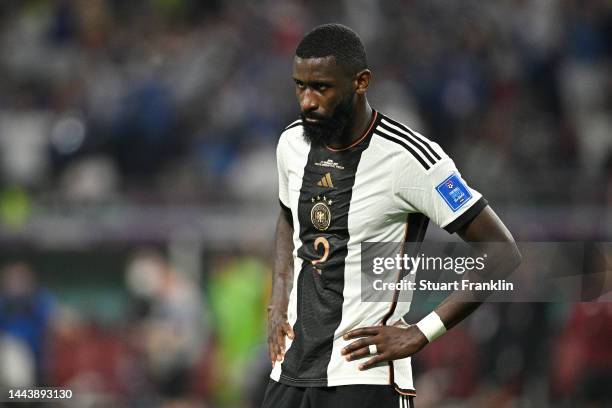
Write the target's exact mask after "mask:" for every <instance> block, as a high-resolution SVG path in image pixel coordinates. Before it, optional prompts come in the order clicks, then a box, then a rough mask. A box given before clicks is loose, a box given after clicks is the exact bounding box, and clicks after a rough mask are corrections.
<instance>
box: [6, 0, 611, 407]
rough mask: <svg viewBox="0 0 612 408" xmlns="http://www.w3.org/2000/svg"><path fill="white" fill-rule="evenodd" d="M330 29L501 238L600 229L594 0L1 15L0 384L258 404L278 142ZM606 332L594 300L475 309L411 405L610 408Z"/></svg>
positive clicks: (49, 4)
mask: <svg viewBox="0 0 612 408" xmlns="http://www.w3.org/2000/svg"><path fill="white" fill-rule="evenodd" d="M330 21H338V22H342V23H345V24H347V25H349V26H351V27H352V28H354V29H355V30H356V31H357V32H359V33H360V35H361V36H362V38H363V40H364V42H365V45H366V49H367V51H368V57H369V63H370V65H371V68H372V70H373V72H374V80H373V83H372V86H371V92H369V98H370V100H371V102H372V104H373V106H374V107H375V108H377V109H379V110H381V111H384V112H386V113H389V114H391V115H395V116H397V117H398V118H401V119H402V120H404V121H406V122H407V123H410V124H412V127H413V128H415V129H418V130H420V131H421V132H422V133H424V134H425V135H427V136H428V137H430V138H432V139H434V140H436V141H437V142H438V143H440V144H441V145H442V146H444V148H445V149H446V150H447V151H448V152H449V153H450V154H451V156H453V157H454V158H455V161H456V163H457V164H458V166H459V168H460V169H461V170H462V173H463V175H464V176H465V178H466V179H467V180H469V181H470V183H471V184H473V185H474V186H475V187H476V188H478V189H479V190H480V191H482V192H483V194H484V195H485V196H486V197H487V198H488V199H489V201H490V202H491V203H492V205H493V206H494V207H495V209H496V210H497V211H498V213H499V214H500V215H501V216H502V218H503V219H504V220H505V221H506V222H507V224H508V225H509V227H510V229H511V230H512V231H513V233H514V236H515V238H516V239H517V240H522V241H529V240H532V241H546V240H551V241H561V240H581V239H598V240H609V239H610V237H611V236H612V212H611V210H610V204H611V203H612V113H611V112H612V75H611V73H612V64H611V62H612V59H611V57H612V3H611V2H610V1H604V0H593V1H588V2H579V1H571V0H563V1H562V0H559V1H554V0H541V1H539V0H502V1H495V2H480V1H473V0H470V1H441V0H435V1H425V0H423V1H416V0H414V1H389V2H387V1H385V2H383V1H380V2H375V1H367V0H357V1H348V0H346V1H338V2H328V1H322V0H316V1H315V0H311V1H297V0H291V1H280V0H277V1H274V0H268V1H264V0H262V1H222V0H209V1H196V0H148V1H144V0H143V1H135V2H126V1H120V0H114V1H113V0H90V1H85V0H56V1H34V0H23V1H19V0H12V1H11V0H3V1H2V2H1V3H0V78H1V79H0V245H1V248H2V250H1V251H0V269H1V282H2V289H1V292H0V335H1V340H0V360H1V361H2V363H1V364H0V367H1V369H0V384H1V385H2V386H5V387H7V386H16V385H28V384H30V385H32V384H39V385H53V386H65V387H69V388H71V389H72V390H73V391H74V394H75V396H76V398H78V406H81V407H107V406H111V404H112V405H113V406H116V407H123V406H147V407H155V406H165V407H170V406H172V407H192V406H193V407H199V406H206V407H223V406H232V407H234V406H236V407H249V406H257V401H258V399H259V398H261V390H262V387H263V386H264V385H265V382H266V377H267V374H268V370H269V363H268V362H267V356H266V345H265V312H264V310H265V305H266V302H267V296H268V293H269V286H270V283H269V282H270V273H271V271H270V267H271V261H270V257H271V251H272V238H273V227H274V225H273V224H274V220H275V217H276V214H277V212H278V208H277V207H278V204H277V199H276V174H275V172H276V169H275V158H274V149H275V143H276V140H277V138H278V136H279V132H280V130H281V129H282V128H283V127H284V126H285V125H286V124H288V123H290V122H291V121H293V120H294V119H295V117H296V115H297V113H298V110H297V104H296V103H295V96H294V94H293V85H292V82H291V79H290V68H291V61H292V54H293V51H294V49H295V46H296V44H297V42H298V41H299V39H300V38H301V36H302V35H303V34H304V33H305V32H306V31H307V30H309V29H310V28H311V27H313V26H315V25H317V24H319V23H323V22H330ZM445 234H446V233H445V232H443V231H430V233H429V234H428V238H429V239H448V236H447V235H445ZM611 328H612V304H609V303H597V304H593V303H592V304H587V303H584V304H544V303H540V304H524V303H523V304H521V303H516V304H489V305H485V306H483V307H482V308H481V309H480V310H479V311H478V312H477V313H476V314H475V315H474V316H473V317H471V318H469V319H468V320H467V321H466V322H465V323H463V324H462V325H460V326H459V327H457V328H455V329H453V332H452V335H449V336H445V337H443V338H441V339H440V340H438V341H436V342H435V343H433V344H432V345H431V346H430V347H428V348H427V349H425V350H424V352H422V353H421V354H420V355H419V357H418V358H417V361H416V378H417V382H416V385H417V388H418V392H419V397H418V400H417V402H418V406H419V407H429V406H458V407H464V406H465V407H468V406H469V407H472V406H482V407H489V406H491V407H493V406H495V407H505V406H509V407H510V406H525V407H545V406H552V404H561V406H604V405H606V404H609V403H610V401H611V400H612V398H611V396H610V394H611V390H610V383H611V379H612V368H611V367H612V351H611V348H610V347H609V345H610V339H612V333H611V330H612V329H611ZM202 401H204V402H202ZM588 404H591V405H588ZM598 404H600V405H598ZM606 406H609V405H606Z"/></svg>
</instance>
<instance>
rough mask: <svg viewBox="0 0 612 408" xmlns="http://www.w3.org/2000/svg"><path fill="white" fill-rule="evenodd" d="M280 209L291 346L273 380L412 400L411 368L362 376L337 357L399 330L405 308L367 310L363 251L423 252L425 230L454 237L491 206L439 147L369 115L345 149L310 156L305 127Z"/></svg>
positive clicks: (295, 126) (284, 159) (284, 149)
mask: <svg viewBox="0 0 612 408" xmlns="http://www.w3.org/2000/svg"><path fill="white" fill-rule="evenodd" d="M277 163H278V174H279V199H280V203H281V206H282V207H283V208H284V209H285V210H286V211H287V213H289V211H290V214H291V221H292V223H293V231H294V233H293V242H294V247H295V249H294V251H293V261H294V263H293V267H294V278H293V288H292V290H291V294H290V298H289V308H288V319H289V323H290V324H291V326H292V327H293V330H294V332H295V339H294V340H293V341H291V340H290V339H289V338H286V345H287V351H286V354H285V358H284V360H283V362H282V363H281V364H275V366H274V368H273V370H272V373H271V378H272V379H274V380H276V381H280V382H282V383H285V384H289V385H294V386H301V387H307V386H338V385H346V384H391V385H394V386H395V387H396V388H397V389H398V390H400V391H403V392H405V393H408V394H410V393H414V385H413V381H412V369H411V364H410V358H406V359H402V360H396V361H394V362H392V363H389V364H387V363H385V364H381V365H379V366H377V367H373V368H371V369H368V370H365V371H360V370H359V369H358V366H359V364H361V363H362V362H363V361H365V360H361V361H350V362H347V361H346V360H345V359H344V356H342V355H341V354H340V351H341V350H342V348H343V347H345V346H346V345H348V344H350V342H352V341H353V340H351V341H345V340H344V339H343V338H342V336H343V335H344V334H345V333H346V332H348V331H350V330H352V329H356V328H359V327H366V326H376V325H380V324H387V322H388V323H389V324H391V323H393V322H395V321H396V320H398V319H399V318H401V317H402V316H404V315H405V314H406V313H407V312H408V310H409V308H410V303H409V302H400V303H397V302H396V301H395V300H396V299H394V298H390V299H389V302H387V303H384V302H373V303H364V302H362V301H361V280H360V274H361V256H360V246H361V243H362V242H366V241H369V242H405V241H407V242H419V241H422V240H423V237H424V235H425V230H426V228H427V225H428V222H429V220H431V221H433V222H434V223H435V224H436V225H438V226H440V227H442V228H445V229H446V230H448V231H449V232H451V233H452V232H455V231H456V230H458V229H459V228H460V227H461V226H462V225H464V224H465V223H466V222H468V221H469V220H471V219H472V218H474V217H475V216H476V215H477V214H478V213H479V212H480V211H481V210H482V209H483V208H484V207H485V206H486V201H485V200H484V198H482V196H481V194H480V193H478V192H477V191H475V190H473V189H472V188H470V187H468V185H467V184H466V183H465V181H463V179H462V178H461V174H460V173H459V171H458V170H457V168H456V167H455V164H454V163H453V161H452V160H451V159H450V158H449V157H448V156H447V155H446V154H445V153H444V151H443V150H442V149H441V148H440V146H439V145H438V144H436V143H434V142H432V141H430V140H428V139H426V138H425V137H423V136H422V135H420V134H419V133H417V132H415V131H413V130H411V129H409V128H408V127H407V126H405V125H403V124H401V123H398V122H396V121H395V120H392V119H391V118H389V117H387V116H385V115H383V114H381V113H378V112H373V116H372V121H371V123H370V126H369V128H368V129H367V131H366V133H365V134H364V135H363V136H362V137H361V138H359V139H358V140H357V141H356V142H354V143H353V144H352V145H351V146H349V147H347V148H345V149H331V148H327V147H314V146H311V145H310V144H309V143H308V142H307V141H306V140H305V138H304V136H303V129H302V125H301V122H300V121H296V122H294V123H292V124H291V125H289V126H288V127H287V128H286V129H285V131H284V132H283V133H282V135H281V137H280V140H279V142H278V147H277Z"/></svg>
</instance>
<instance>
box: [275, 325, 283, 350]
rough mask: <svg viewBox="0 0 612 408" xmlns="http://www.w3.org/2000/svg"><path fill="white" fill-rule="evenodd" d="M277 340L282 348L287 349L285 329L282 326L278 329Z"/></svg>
mask: <svg viewBox="0 0 612 408" xmlns="http://www.w3.org/2000/svg"><path fill="white" fill-rule="evenodd" d="M276 341H277V342H278V345H279V347H280V348H281V350H284V349H285V330H284V329H283V328H282V327H279V328H278V330H277V331H276Z"/></svg>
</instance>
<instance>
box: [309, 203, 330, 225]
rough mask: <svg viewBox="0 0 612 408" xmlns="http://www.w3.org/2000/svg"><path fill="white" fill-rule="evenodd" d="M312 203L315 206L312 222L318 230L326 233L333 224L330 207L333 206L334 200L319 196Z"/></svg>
mask: <svg viewBox="0 0 612 408" xmlns="http://www.w3.org/2000/svg"><path fill="white" fill-rule="evenodd" d="M311 201H312V202H313V206H312V209H311V210H310V221H311V222H312V225H314V227H315V228H316V229H318V230H319V231H325V230H326V229H327V228H329V224H331V209H330V208H329V206H330V205H331V204H332V200H329V199H328V198H327V197H325V196H323V197H321V196H317V198H316V199H315V198H312V199H311Z"/></svg>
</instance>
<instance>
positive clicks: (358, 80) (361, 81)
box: [355, 69, 372, 95]
mask: <svg viewBox="0 0 612 408" xmlns="http://www.w3.org/2000/svg"><path fill="white" fill-rule="evenodd" d="M370 78H372V72H371V71H370V70H369V69H364V70H363V71H359V72H358V73H357V74H356V75H355V86H356V89H355V92H356V93H358V94H359V95H363V94H365V92H366V90H367V89H368V86H369V85H370Z"/></svg>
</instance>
